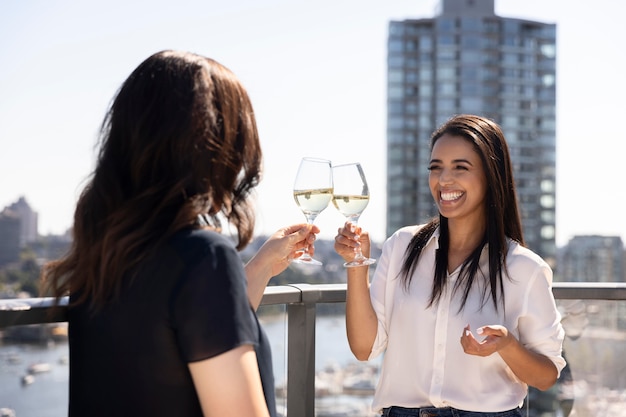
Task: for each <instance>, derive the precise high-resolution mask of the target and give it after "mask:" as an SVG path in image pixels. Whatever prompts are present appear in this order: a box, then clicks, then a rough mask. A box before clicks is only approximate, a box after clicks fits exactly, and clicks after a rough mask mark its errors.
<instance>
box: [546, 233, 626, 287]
mask: <svg viewBox="0 0 626 417" xmlns="http://www.w3.org/2000/svg"><path fill="white" fill-rule="evenodd" d="M560 258H561V259H560V260H559V264H558V268H559V269H558V270H559V277H560V280H562V281H573V282H625V281H626V279H625V271H624V243H623V242H622V239H621V237H619V236H598V235H591V236H574V237H573V238H572V239H570V241H569V242H568V243H567V245H566V246H565V247H563V248H562V255H561V256H560Z"/></svg>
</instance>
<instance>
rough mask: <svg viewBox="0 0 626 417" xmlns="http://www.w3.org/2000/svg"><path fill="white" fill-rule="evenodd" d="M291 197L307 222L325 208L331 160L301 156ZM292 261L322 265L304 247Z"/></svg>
mask: <svg viewBox="0 0 626 417" xmlns="http://www.w3.org/2000/svg"><path fill="white" fill-rule="evenodd" d="M293 197H294V199H295V200H296V204H297V205H298V207H300V210H302V213H304V216H305V217H306V221H307V223H309V224H313V222H315V218H316V217H317V216H318V215H319V214H320V213H321V212H322V211H323V210H324V209H325V208H326V207H328V203H330V200H331V199H332V198H333V171H332V167H331V162H330V161H328V160H326V159H317V158H302V161H300V166H299V167H298V173H297V174H296V181H295V183H294V186H293ZM292 262H297V263H305V264H312V265H322V263H321V262H320V261H318V260H316V259H313V258H312V257H311V255H309V253H308V248H305V249H304V254H303V255H302V256H300V257H299V258H295V259H294V260H293V261H292Z"/></svg>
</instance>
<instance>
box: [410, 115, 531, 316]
mask: <svg viewBox="0 0 626 417" xmlns="http://www.w3.org/2000/svg"><path fill="white" fill-rule="evenodd" d="M446 134H447V135H452V136H460V137H462V138H464V139H465V140H467V141H468V142H469V143H471V144H472V146H473V148H474V150H475V151H476V153H477V154H478V155H479V156H480V159H481V161H482V163H483V167H484V170H485V177H486V178H487V184H488V187H487V194H486V196H485V198H486V201H485V216H486V219H487V227H486V230H485V234H484V236H483V237H482V241H481V243H480V244H479V245H478V246H477V247H476V248H475V249H474V251H473V252H472V253H471V255H470V256H469V257H468V258H467V259H466V260H465V261H464V262H463V265H462V266H461V271H460V274H459V276H460V277H461V279H459V280H457V283H456V287H455V289H458V288H462V291H463V301H462V304H461V307H460V308H461V309H462V308H463V307H464V306H465V302H466V300H467V297H468V295H469V292H470V290H471V288H472V286H473V285H479V286H480V288H484V290H485V292H484V293H483V295H484V297H483V303H486V302H487V301H488V299H489V296H490V298H491V300H492V301H493V304H494V306H495V308H496V309H497V308H498V299H499V297H498V294H499V295H500V299H499V302H500V303H501V304H502V305H503V306H504V292H503V281H502V280H503V273H504V274H506V254H507V251H508V245H507V238H510V239H512V240H515V241H517V242H519V243H520V244H522V245H523V244H524V237H523V233H522V223H521V220H520V215H519V209H518V204H517V194H516V191H515V181H514V179H513V167H512V164H511V157H510V154H509V148H508V145H507V143H506V140H505V138H504V133H502V130H501V129H500V126H498V124H496V123H495V122H493V121H491V120H489V119H486V118H484V117H480V116H475V115H469V114H462V115H457V116H454V117H452V118H451V119H449V120H448V121H447V122H446V123H444V124H443V125H441V126H440V127H439V128H438V129H437V130H435V132H433V134H432V136H431V140H430V148H431V149H432V148H433V146H434V145H435V143H436V142H437V140H438V139H439V138H441V137H442V136H443V135H446ZM437 227H439V228H440V233H439V249H438V250H437V253H436V255H435V277H434V281H433V289H432V293H431V296H430V305H433V304H434V303H436V302H437V301H438V300H439V298H440V297H441V294H442V293H443V289H444V288H445V285H446V283H447V281H448V279H447V270H448V248H449V242H450V237H449V231H448V219H447V218H445V217H443V216H442V215H441V214H440V215H439V216H438V217H436V218H434V219H432V220H431V221H430V222H429V223H428V224H426V226H424V227H423V228H422V229H420V231H419V232H417V233H416V234H415V236H413V239H412V240H411V242H410V243H409V245H408V247H407V249H406V253H405V258H404V263H403V265H402V270H401V276H402V280H403V283H404V285H405V288H408V286H409V284H410V282H411V278H412V276H413V272H414V271H415V268H416V267H417V261H418V259H419V256H420V254H421V252H422V249H423V248H424V246H426V243H427V242H428V239H430V237H431V236H432V235H433V233H434V232H435V230H436V229H437ZM485 245H487V246H488V251H489V276H488V282H484V281H477V280H480V278H479V276H482V275H479V274H478V273H479V272H480V266H479V261H480V254H481V252H482V250H483V248H484V247H485ZM483 305H484V304H483Z"/></svg>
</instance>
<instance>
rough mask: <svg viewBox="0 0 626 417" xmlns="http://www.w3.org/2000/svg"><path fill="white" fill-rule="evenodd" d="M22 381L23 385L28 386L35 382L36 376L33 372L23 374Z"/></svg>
mask: <svg viewBox="0 0 626 417" xmlns="http://www.w3.org/2000/svg"><path fill="white" fill-rule="evenodd" d="M20 382H21V383H22V386H27V385H30V384H32V383H33V382H35V377H34V376H33V375H31V374H26V375H22V377H21V378H20ZM1 416H2V415H1V414H0V417H1Z"/></svg>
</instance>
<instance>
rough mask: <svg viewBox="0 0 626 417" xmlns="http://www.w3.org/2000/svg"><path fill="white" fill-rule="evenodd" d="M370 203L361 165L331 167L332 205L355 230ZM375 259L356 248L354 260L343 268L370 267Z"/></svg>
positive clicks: (355, 163) (356, 163)
mask: <svg viewBox="0 0 626 417" xmlns="http://www.w3.org/2000/svg"><path fill="white" fill-rule="evenodd" d="M369 201H370V192H369V188H368V186H367V181H366V180H365V173H364V172H363V168H362V167H361V164H360V163H358V162H354V163H351V164H343V165H336V166H334V167H333V205H334V206H335V208H336V209H337V210H339V212H340V213H341V214H343V215H344V216H345V217H346V219H347V220H349V221H350V222H352V225H353V227H354V228H355V229H356V227H357V224H358V221H359V217H361V213H363V210H365V207H367V204H368V203H369ZM374 262H376V260H375V259H372V258H367V257H365V256H363V254H362V253H361V248H360V247H358V248H357V250H356V252H355V255H354V259H353V260H352V261H350V262H346V263H344V264H343V265H344V266H345V267H355V266H363V265H371V264H373V263H374Z"/></svg>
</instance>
